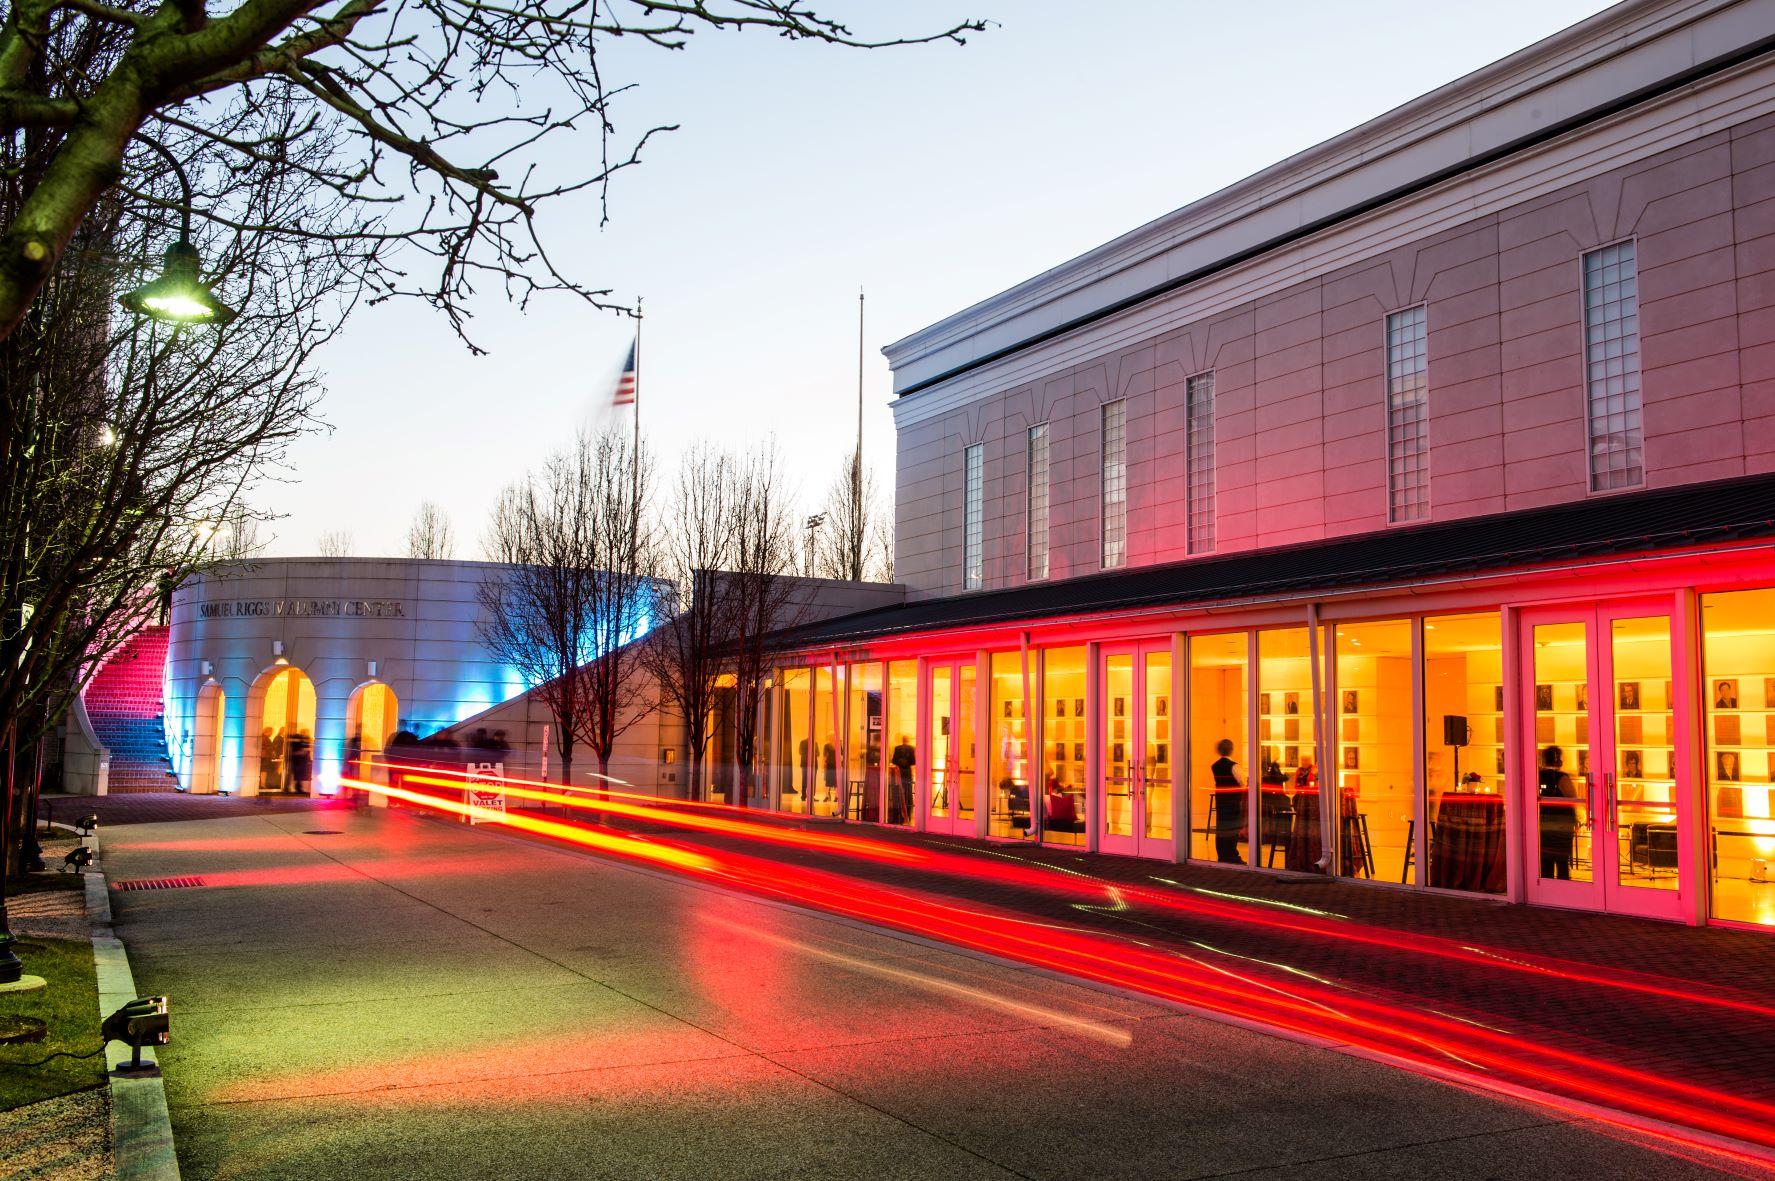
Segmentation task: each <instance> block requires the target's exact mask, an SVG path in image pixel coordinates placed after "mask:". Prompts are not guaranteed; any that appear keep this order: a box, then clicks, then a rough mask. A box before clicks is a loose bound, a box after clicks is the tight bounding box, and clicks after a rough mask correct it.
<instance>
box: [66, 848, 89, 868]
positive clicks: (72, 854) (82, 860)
mask: <svg viewBox="0 0 1775 1181" xmlns="http://www.w3.org/2000/svg"><path fill="white" fill-rule="evenodd" d="M91 864H92V850H91V849H88V848H87V847H86V846H85V845H81V846H80V847H79V848H78V849H69V850H68V855H67V856H66V857H63V858H62V872H63V873H67V872H68V871H69V870H71V869H72V870H82V869H85V868H86V867H87V866H89V865H91Z"/></svg>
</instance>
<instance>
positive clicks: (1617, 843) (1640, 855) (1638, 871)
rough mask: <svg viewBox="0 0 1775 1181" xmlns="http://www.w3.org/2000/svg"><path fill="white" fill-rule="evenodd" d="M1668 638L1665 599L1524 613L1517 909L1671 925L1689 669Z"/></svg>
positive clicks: (1676, 893)
mask: <svg viewBox="0 0 1775 1181" xmlns="http://www.w3.org/2000/svg"><path fill="white" fill-rule="evenodd" d="M1674 631H1675V628H1674V627H1673V624H1672V612H1671V605H1670V603H1669V602H1668V600H1660V601H1653V602H1646V601H1631V602H1614V603H1602V604H1598V605H1595V606H1591V605H1588V604H1587V605H1585V606H1582V607H1573V608H1548V609H1546V610H1537V611H1532V612H1525V613H1524V616H1523V630H1522V643H1523V646H1524V651H1523V661H1522V667H1523V669H1524V670H1528V671H1532V673H1533V676H1532V678H1531V679H1530V680H1529V683H1527V684H1525V685H1523V686H1522V693H1523V716H1524V717H1525V718H1528V719H1530V723H1529V725H1528V726H1527V727H1525V728H1526V729H1527V730H1528V731H1529V733H1531V734H1532V735H1533V736H1534V743H1533V747H1532V748H1531V749H1529V750H1527V751H1525V752H1524V758H1525V761H1526V762H1527V764H1528V766H1527V768H1526V769H1527V772H1528V773H1527V774H1526V775H1525V777H1524V779H1523V783H1524V796H1525V799H1524V808H1523V813H1524V815H1526V816H1528V817H1530V818H1531V819H1530V820H1529V823H1528V824H1526V825H1524V826H1523V828H1524V840H1525V841H1526V842H1527V844H1528V848H1527V850H1526V855H1527V865H1528V875H1527V877H1528V883H1529V885H1528V897H1529V901H1531V902H1537V903H1541V904H1544V905H1551V906H1568V907H1583V908H1587V909H1594V910H1607V911H1613V912H1616V913H1621V914H1637V915H1644V916H1648V917H1652V918H1666V919H1678V918H1681V917H1682V914H1683V899H1682V895H1683V890H1684V882H1685V880H1686V879H1687V878H1688V876H1689V875H1690V874H1691V872H1692V870H1693V867H1692V866H1690V865H1689V864H1688V860H1689V846H1688V841H1687V839H1686V834H1687V833H1688V832H1689V831H1690V826H1691V825H1692V824H1693V823H1694V818H1693V816H1692V815H1691V812H1692V808H1691V804H1690V800H1689V796H1690V795H1691V794H1692V788H1693V784H1692V783H1691V782H1690V779H1691V775H1690V774H1689V770H1688V766H1689V759H1690V752H1689V750H1688V745H1689V744H1688V740H1687V738H1686V735H1687V734H1688V733H1689V729H1690V725H1691V723H1690V719H1689V718H1688V716H1687V714H1688V710H1689V706H1688V702H1687V699H1686V697H1684V696H1683V695H1682V694H1680V693H1677V692H1676V691H1675V690H1676V687H1677V686H1679V685H1682V684H1685V683H1686V678H1688V677H1690V676H1692V675H1693V674H1692V670H1691V669H1690V668H1689V667H1688V663H1689V662H1688V660H1687V658H1686V656H1684V654H1683V653H1682V652H1681V651H1680V649H1679V648H1678V647H1676V646H1673V645H1672V643H1671V637H1672V635H1673V633H1674ZM1525 745H1526V744H1525Z"/></svg>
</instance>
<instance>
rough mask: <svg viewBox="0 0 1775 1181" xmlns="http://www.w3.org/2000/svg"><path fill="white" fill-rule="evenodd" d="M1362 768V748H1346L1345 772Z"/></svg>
mask: <svg viewBox="0 0 1775 1181" xmlns="http://www.w3.org/2000/svg"><path fill="white" fill-rule="evenodd" d="M1361 766H1362V748H1361V747H1359V746H1345V747H1344V770H1346V771H1356V770H1359V769H1361Z"/></svg>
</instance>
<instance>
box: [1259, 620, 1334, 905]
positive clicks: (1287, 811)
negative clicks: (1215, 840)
mask: <svg viewBox="0 0 1775 1181" xmlns="http://www.w3.org/2000/svg"><path fill="white" fill-rule="evenodd" d="M1307 635H1308V633H1307V629H1306V628H1304V627H1291V628H1280V629H1277V630H1274V631H1262V632H1258V633H1257V716H1258V721H1257V742H1258V775H1259V792H1258V797H1259V802H1258V809H1259V818H1260V825H1259V830H1260V836H1259V843H1260V844H1261V845H1262V846H1263V848H1262V849H1261V850H1259V851H1260V853H1261V854H1262V856H1263V864H1264V865H1266V866H1267V865H1270V864H1272V863H1273V861H1274V859H1275V855H1276V854H1277V853H1280V854H1281V855H1282V863H1283V864H1284V865H1285V866H1286V867H1287V868H1289V869H1291V870H1295V871H1297V872H1301V873H1318V872H1322V870H1321V867H1320V865H1319V861H1320V858H1321V856H1322V854H1323V852H1324V850H1323V847H1322V845H1321V834H1322V832H1323V825H1322V820H1321V815H1320V813H1321V802H1320V794H1319V781H1320V772H1319V766H1318V757H1317V748H1316V746H1315V745H1314V743H1315V739H1316V738H1317V735H1315V734H1314V732H1313V670H1312V662H1311V659H1310V644H1309V641H1308V638H1307ZM1284 831H1286V832H1287V834H1288V835H1287V839H1286V842H1285V843H1284V841H1283V839H1282V834H1283V832H1284ZM1344 848H1345V852H1344V864H1343V865H1342V866H1341V867H1340V868H1341V870H1342V872H1344V873H1346V874H1348V873H1351V872H1353V871H1354V869H1355V865H1354V862H1353V861H1352V860H1351V856H1350V844H1349V842H1348V841H1346V842H1345V845H1344Z"/></svg>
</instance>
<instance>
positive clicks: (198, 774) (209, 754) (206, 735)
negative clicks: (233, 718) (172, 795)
mask: <svg viewBox="0 0 1775 1181" xmlns="http://www.w3.org/2000/svg"><path fill="white" fill-rule="evenodd" d="M195 715H196V716H195V717H194V718H193V719H192V720H193V722H194V730H195V732H194V734H193V735H192V752H191V778H190V780H189V783H190V787H191V791H192V794H194V795H211V794H214V793H215V792H216V790H217V789H218V788H219V787H220V786H221V784H220V781H219V780H218V778H217V774H218V771H219V769H220V768H221V765H222V734H223V729H224V723H225V719H226V718H227V716H228V694H227V693H226V692H225V691H224V690H223V688H222V686H221V685H219V684H217V683H216V682H215V681H210V682H207V683H206V684H205V685H204V686H203V688H201V689H199V690H198V691H197V706H196V710H195Z"/></svg>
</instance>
